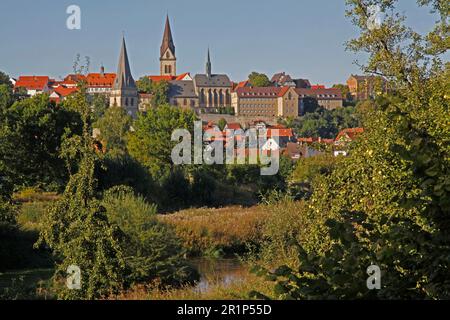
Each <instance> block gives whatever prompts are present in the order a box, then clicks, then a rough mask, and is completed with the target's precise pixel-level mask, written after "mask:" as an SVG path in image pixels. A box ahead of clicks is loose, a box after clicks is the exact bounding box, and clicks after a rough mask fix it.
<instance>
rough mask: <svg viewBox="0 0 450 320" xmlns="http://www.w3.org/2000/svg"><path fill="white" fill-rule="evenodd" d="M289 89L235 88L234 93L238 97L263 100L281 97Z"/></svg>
mask: <svg viewBox="0 0 450 320" xmlns="http://www.w3.org/2000/svg"><path fill="white" fill-rule="evenodd" d="M289 89H290V87H243V88H237V89H236V92H237V95H238V97H240V98H242V97H244V98H250V97H252V98H253V97H263V98H268V97H272V98H277V97H283V96H284V95H285V94H286V93H287V92H288V91H289Z"/></svg>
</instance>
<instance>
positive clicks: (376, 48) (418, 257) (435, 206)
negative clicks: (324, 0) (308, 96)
mask: <svg viewBox="0 0 450 320" xmlns="http://www.w3.org/2000/svg"><path fill="white" fill-rule="evenodd" d="M395 2H396V1H370V3H371V4H374V3H376V4H379V5H380V6H381V7H382V8H384V9H394V4H395ZM420 3H421V4H424V5H433V6H434V8H435V9H436V10H437V12H438V13H439V14H441V17H442V19H441V21H440V22H438V25H437V26H436V28H435V29H434V30H433V31H432V32H431V33H429V34H428V35H426V36H425V37H422V36H420V35H418V34H416V33H414V32H412V31H411V30H410V29H408V28H406V27H405V26H404V25H403V18H402V17H401V16H397V15H390V16H388V18H387V19H386V20H385V22H384V23H383V25H382V26H381V28H380V29H378V30H369V29H368V28H367V19H368V11H367V5H368V4H369V3H368V1H358V0H349V1H348V4H349V11H348V13H349V15H350V16H351V17H352V19H353V22H354V23H355V24H356V25H357V26H358V27H360V28H361V30H362V34H361V37H360V38H358V39H356V40H353V41H351V42H350V43H349V46H350V48H351V49H354V50H365V51H367V52H369V53H371V56H370V59H369V63H368V65H367V67H366V68H367V69H366V70H368V71H372V72H376V73H377V74H383V75H385V76H386V77H388V79H390V80H395V87H396V92H395V95H394V94H393V95H390V96H385V97H384V98H380V99H377V101H375V102H374V103H372V104H371V106H372V107H371V108H369V107H368V105H367V104H366V111H367V114H366V116H365V118H364V119H363V122H364V127H365V128H366V129H367V132H366V133H365V134H364V139H361V140H360V141H359V142H358V143H356V144H355V145H354V146H353V147H352V149H351V153H350V156H349V157H348V158H346V159H345V160H343V162H342V163H340V164H339V166H337V167H336V168H335V169H334V170H333V172H332V173H331V174H330V175H328V176H324V177H322V178H318V179H316V182H315V185H314V187H313V188H314V190H317V191H316V192H314V194H313V196H312V198H311V200H310V201H309V202H308V208H307V211H306V212H305V213H304V214H305V215H306V216H308V217H309V219H311V220H310V221H311V223H312V224H308V225H305V226H303V227H302V232H303V233H304V234H306V235H307V236H306V237H303V238H302V239H297V240H298V241H297V244H296V245H293V247H296V255H297V257H298V262H299V263H298V265H296V266H287V265H285V266H281V267H279V268H278V269H277V270H276V271H275V272H273V273H269V275H268V277H269V278H270V279H272V280H274V281H276V286H275V293H276V294H277V295H278V297H279V298H290V299H292V298H293V299H317V298H328V299H333V298H339V299H355V298H390V299H411V298H413V299H424V298H426V299H448V298H449V297H450V278H449V276H448V275H449V271H450V235H449V233H448V230H449V226H450V216H449V214H448V213H449V209H450V202H449V199H450V194H449V193H450V179H449V168H450V165H449V159H450V157H449V152H450V148H449V146H450V143H449V142H450V141H449V140H450V131H449V130H450V128H449V126H448V123H449V121H450V118H449V110H448V107H449V101H448V86H449V79H450V78H449V69H448V65H447V66H443V65H442V64H441V61H440V54H441V53H443V52H445V51H446V49H443V48H444V47H443V42H442V41H448V34H447V35H446V34H445V33H444V30H447V25H446V21H447V14H448V10H446V8H447V9H448V6H446V5H443V2H440V1H421V2H420ZM405 43H406V48H405ZM374 264H375V265H377V266H378V267H379V268H380V269H381V271H382V274H381V284H382V288H381V290H369V289H368V287H367V286H366V279H367V278H368V274H367V272H366V270H367V268H368V267H369V266H370V265H374Z"/></svg>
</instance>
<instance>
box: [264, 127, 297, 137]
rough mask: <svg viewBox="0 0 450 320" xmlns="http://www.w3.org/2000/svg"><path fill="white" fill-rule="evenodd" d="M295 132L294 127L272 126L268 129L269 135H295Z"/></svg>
mask: <svg viewBox="0 0 450 320" xmlns="http://www.w3.org/2000/svg"><path fill="white" fill-rule="evenodd" d="M293 136H294V132H293V131H292V129H286V128H285V129H280V128H270V129H267V137H268V138H271V137H293Z"/></svg>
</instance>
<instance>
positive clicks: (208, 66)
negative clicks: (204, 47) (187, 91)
mask: <svg viewBox="0 0 450 320" xmlns="http://www.w3.org/2000/svg"><path fill="white" fill-rule="evenodd" d="M211 74H212V66H211V55H210V54H209V48H208V58H207V60H206V76H207V77H208V78H211Z"/></svg>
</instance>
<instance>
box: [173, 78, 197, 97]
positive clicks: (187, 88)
mask: <svg viewBox="0 0 450 320" xmlns="http://www.w3.org/2000/svg"><path fill="white" fill-rule="evenodd" d="M168 97H169V98H197V94H196V93H195V88H194V82H193V81H182V80H175V81H170V82H169V93H168Z"/></svg>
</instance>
